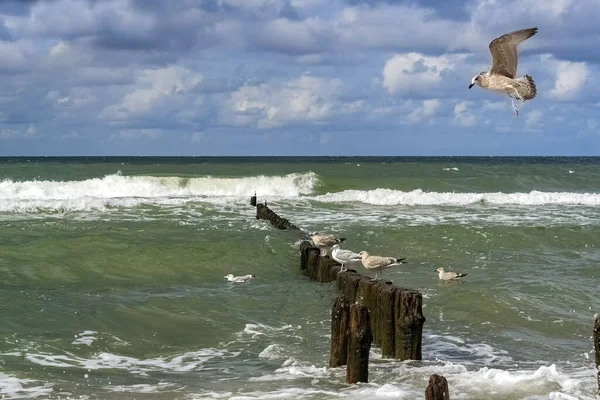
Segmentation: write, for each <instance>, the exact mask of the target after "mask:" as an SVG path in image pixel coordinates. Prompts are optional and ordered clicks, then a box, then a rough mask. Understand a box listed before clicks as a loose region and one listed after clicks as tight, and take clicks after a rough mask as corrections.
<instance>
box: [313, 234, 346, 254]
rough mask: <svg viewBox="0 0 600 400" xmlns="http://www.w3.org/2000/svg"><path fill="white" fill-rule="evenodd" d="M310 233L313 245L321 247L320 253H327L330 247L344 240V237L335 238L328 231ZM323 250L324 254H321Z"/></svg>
mask: <svg viewBox="0 0 600 400" xmlns="http://www.w3.org/2000/svg"><path fill="white" fill-rule="evenodd" d="M310 235H311V238H312V241H313V243H314V244H315V246H317V247H318V248H319V249H321V255H327V252H328V250H329V249H330V248H332V247H333V246H334V245H336V244H340V243H342V242H343V241H344V240H346V238H337V237H335V236H334V235H331V234H329V233H321V232H312V233H311V234H310ZM323 251H324V252H325V254H323Z"/></svg>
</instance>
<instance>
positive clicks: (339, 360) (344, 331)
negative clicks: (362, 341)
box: [329, 296, 350, 368]
mask: <svg viewBox="0 0 600 400" xmlns="http://www.w3.org/2000/svg"><path fill="white" fill-rule="evenodd" d="M349 322H350V303H348V300H346V299H345V298H343V297H341V296H340V297H338V298H336V299H335V301H334V302H333V307H332V308H331V352H330V353H329V366H330V367H331V368H335V367H339V366H341V365H346V363H347V360H348V324H349Z"/></svg>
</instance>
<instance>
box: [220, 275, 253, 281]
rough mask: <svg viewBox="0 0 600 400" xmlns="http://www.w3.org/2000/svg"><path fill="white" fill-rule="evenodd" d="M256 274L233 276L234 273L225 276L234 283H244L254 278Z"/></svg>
mask: <svg viewBox="0 0 600 400" xmlns="http://www.w3.org/2000/svg"><path fill="white" fill-rule="evenodd" d="M255 276H256V275H241V276H233V274H228V275H225V276H224V277H223V278H227V280H228V281H229V282H233V283H243V282H248V281H249V280H250V279H252V278H254V277H255Z"/></svg>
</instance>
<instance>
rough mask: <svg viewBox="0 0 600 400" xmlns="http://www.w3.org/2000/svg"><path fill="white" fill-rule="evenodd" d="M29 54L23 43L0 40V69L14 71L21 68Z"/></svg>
mask: <svg viewBox="0 0 600 400" xmlns="http://www.w3.org/2000/svg"><path fill="white" fill-rule="evenodd" d="M29 53H30V51H29V49H28V46H27V45H26V44H25V43H23V42H6V41H4V40H0V69H4V70H16V69H19V68H22V67H23V66H24V65H25V60H26V59H27V56H28V54H29Z"/></svg>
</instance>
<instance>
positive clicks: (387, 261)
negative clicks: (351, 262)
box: [358, 251, 408, 280]
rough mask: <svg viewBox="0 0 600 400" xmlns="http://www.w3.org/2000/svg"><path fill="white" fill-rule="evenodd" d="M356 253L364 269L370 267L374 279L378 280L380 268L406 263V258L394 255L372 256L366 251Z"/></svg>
mask: <svg viewBox="0 0 600 400" xmlns="http://www.w3.org/2000/svg"><path fill="white" fill-rule="evenodd" d="M358 255H359V256H360V257H361V258H362V265H363V266H364V267H365V268H366V269H372V270H374V271H375V279H373V280H378V279H379V275H380V273H381V270H383V269H386V268H390V267H395V266H396V265H400V264H406V263H407V262H408V261H405V260H406V258H395V257H381V256H372V255H370V254H369V253H368V252H366V251H361V252H360V253H358Z"/></svg>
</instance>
